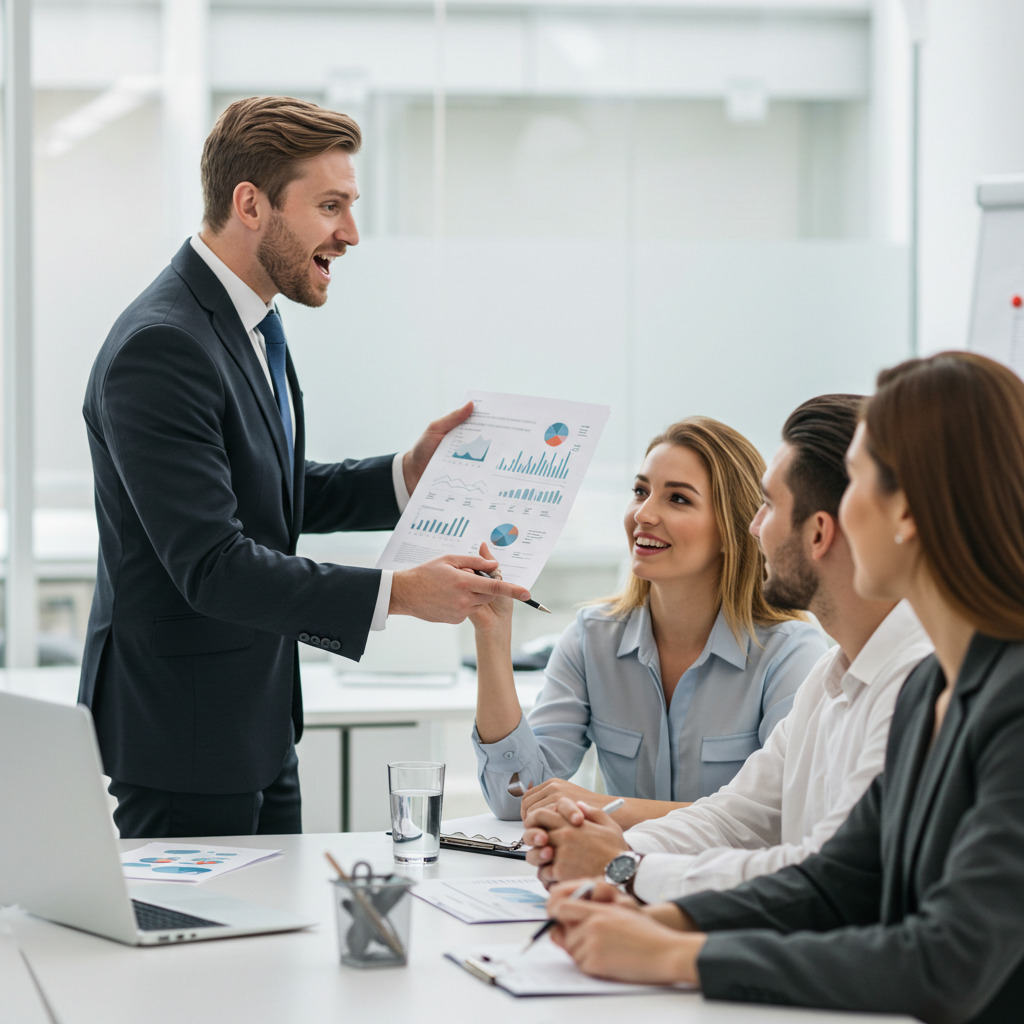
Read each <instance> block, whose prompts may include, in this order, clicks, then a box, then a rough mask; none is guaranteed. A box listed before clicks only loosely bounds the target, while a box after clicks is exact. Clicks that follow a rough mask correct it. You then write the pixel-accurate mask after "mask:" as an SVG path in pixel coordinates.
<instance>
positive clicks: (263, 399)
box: [171, 241, 301, 519]
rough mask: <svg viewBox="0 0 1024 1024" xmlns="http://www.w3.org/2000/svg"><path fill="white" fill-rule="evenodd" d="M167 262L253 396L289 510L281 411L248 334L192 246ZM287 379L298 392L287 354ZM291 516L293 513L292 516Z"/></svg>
mask: <svg viewBox="0 0 1024 1024" xmlns="http://www.w3.org/2000/svg"><path fill="white" fill-rule="evenodd" d="M171 265H172V266H173V267H174V269H175V270H176V271H177V272H178V273H179V274H180V275H181V277H182V279H183V280H184V281H185V283H186V284H187V285H188V286H189V288H190V289H191V290H192V294H193V295H195V297H196V300H197V301H198V302H199V304H200V305H201V306H203V308H204V309H206V310H207V312H209V314H210V323H211V325H212V326H213V329H214V331H215V332H216V334H217V336H218V337H219V338H220V340H221V342H222V343H223V345H224V348H225V349H226V350H227V352H228V354H229V355H230V356H231V358H232V359H233V360H234V362H235V364H236V365H237V366H238V368H239V370H240V371H241V373H242V375H243V376H244V377H245V379H246V381H247V382H248V384H249V387H250V388H251V389H252V392H253V395H254V396H255V398H256V403H257V405H258V406H259V408H260V413H261V414H262V416H263V419H264V421H265V422H266V424H267V429H268V430H269V431H270V436H271V438H272V439H273V442H274V450H275V451H276V452H277V461H278V464H279V465H280V467H281V474H282V475H283V476H284V478H285V481H286V482H287V494H288V504H289V511H291V507H290V506H291V505H292V504H293V503H294V499H293V495H294V490H295V481H294V479H292V477H291V475H290V461H291V460H290V459H289V458H288V447H287V438H286V437H285V433H284V426H283V424H282V423H281V413H280V412H279V411H278V408H277V403H276V402H275V401H274V394H273V392H272V391H271V389H270V388H269V387H268V386H267V378H266V375H265V374H264V372H263V367H262V366H260V361H259V359H258V358H257V357H256V353H255V352H254V351H253V347H252V342H251V341H250V340H249V335H248V333H247V332H246V331H245V329H244V328H243V327H242V323H241V321H240V320H239V319H238V313H237V311H236V310H235V307H234V305H233V303H232V302H231V299H230V298H229V297H228V294H227V292H225V291H224V288H223V286H222V285H221V283H220V281H218V280H217V277H216V275H215V274H214V273H213V271H212V270H210V268H209V267H208V266H207V265H206V263H205V262H204V261H203V259H202V257H200V256H199V254H198V253H197V252H196V251H195V250H194V249H193V248H192V244H191V243H190V242H188V241H186V242H185V244H184V245H183V246H182V247H181V248H180V249H179V250H178V252H177V254H176V255H175V256H174V258H173V259H172V260H171ZM288 370H289V382H290V383H291V386H292V392H293V394H294V393H295V392H297V391H298V382H297V381H296V380H295V372H294V369H293V368H292V366H291V357H290V356H289V359H288ZM300 412H301V406H296V409H295V419H296V425H297V426H298V422H299V421H300V420H301V415H300ZM295 448H296V451H295V465H296V468H298V465H299V451H298V449H299V445H298V441H297V440H296V445H295ZM292 518H293V519H294V518H295V517H294V516H293V517H292Z"/></svg>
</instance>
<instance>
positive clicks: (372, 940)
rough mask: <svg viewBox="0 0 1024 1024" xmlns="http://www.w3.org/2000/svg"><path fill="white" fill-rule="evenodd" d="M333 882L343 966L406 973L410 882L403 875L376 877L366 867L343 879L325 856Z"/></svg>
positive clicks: (361, 865)
mask: <svg viewBox="0 0 1024 1024" xmlns="http://www.w3.org/2000/svg"><path fill="white" fill-rule="evenodd" d="M327 859H328V860H329V861H330V862H331V865H332V866H333V867H334V870H335V871H337V873H338V878H337V879H333V880H332V882H331V884H332V885H333V886H334V906H335V913H336V917H337V922H338V948H339V950H340V953H341V962H342V963H343V964H347V965H348V966H349V967H404V966H405V964H406V963H407V962H408V949H409V916H410V905H411V900H410V899H409V896H408V893H409V889H410V887H411V886H412V885H413V881H412V879H410V878H406V877H404V876H403V875H394V874H392V875H375V874H373V872H372V870H371V868H370V865H369V864H367V863H366V861H359V862H358V863H357V864H355V865H354V867H353V868H352V874H351V875H349V874H346V873H345V872H344V871H343V870H342V868H341V867H340V866H339V865H338V864H337V862H336V861H335V860H334V858H333V857H332V856H331V855H330V854H327Z"/></svg>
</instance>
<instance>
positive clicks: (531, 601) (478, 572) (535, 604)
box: [467, 566, 551, 615]
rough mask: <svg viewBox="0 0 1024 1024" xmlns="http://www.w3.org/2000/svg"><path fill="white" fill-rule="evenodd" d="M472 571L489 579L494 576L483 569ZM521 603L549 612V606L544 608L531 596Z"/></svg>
mask: <svg viewBox="0 0 1024 1024" xmlns="http://www.w3.org/2000/svg"><path fill="white" fill-rule="evenodd" d="M467 568H469V567H468V566H467ZM473 572H475V573H476V574H477V576H484V577H486V578H487V579H489V580H493V579H494V578H495V577H494V576H492V575H491V574H490V573H489V572H484V571H483V569H474V570H473ZM523 604H528V605H529V606H530V607H531V608H537V609H539V610H540V611H542V612H547V613H548V615H550V614H551V609H550V608H545V607H544V605H542V604H541V603H540V602H539V601H534V600H533V599H532V598H528V599H527V600H525V601H523Z"/></svg>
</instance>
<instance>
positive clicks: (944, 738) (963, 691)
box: [901, 633, 1005, 898]
mask: <svg viewBox="0 0 1024 1024" xmlns="http://www.w3.org/2000/svg"><path fill="white" fill-rule="evenodd" d="M1004 646H1005V644H1004V643H1002V642H1001V641H998V640H993V639H992V638H991V637H986V636H982V635H981V634H979V633H976V634H975V635H974V638H973V639H972V640H971V644H970V646H969V647H968V649H967V657H966V658H965V659H964V664H963V667H962V668H961V669H960V678H959V679H958V680H957V682H956V686H955V687H954V689H953V693H952V694H951V695H950V700H949V706H948V708H947V709H946V715H945V717H944V718H943V720H942V725H941V727H940V728H939V734H938V736H936V737H935V742H934V744H933V745H932V749H931V750H930V751H929V753H928V756H927V758H926V759H925V761H924V765H923V767H922V770H921V775H920V778H919V780H918V784H917V786H916V787H915V789H914V791H913V799H912V800H911V801H910V804H909V807H907V808H905V809H904V810H905V813H906V816H905V818H904V821H905V822H906V838H905V840H904V848H903V864H902V871H901V875H902V878H903V886H904V895H905V898H906V895H907V894H908V893H909V889H908V885H909V883H910V879H911V878H912V871H913V868H914V865H915V863H916V861H917V858H918V854H919V853H920V849H921V843H922V842H923V840H924V837H925V831H926V829H927V827H928V825H929V823H934V821H935V819H934V818H933V815H932V805H933V804H934V802H935V798H936V795H937V794H938V792H939V789H940V787H941V784H942V781H943V779H944V778H945V777H946V775H947V774H948V773H949V772H950V771H960V770H961V768H960V765H961V762H962V758H961V757H960V756H959V751H960V748H961V746H962V744H963V742H964V735H965V732H964V725H965V722H966V720H967V716H968V713H969V710H970V703H971V698H972V696H973V695H974V693H975V692H976V691H977V690H978V688H979V687H980V686H981V685H982V684H983V683H984V681H985V679H986V678H987V676H988V675H989V673H990V672H991V671H992V667H993V666H994V665H995V663H996V661H997V660H998V657H999V655H1000V653H1001V652H1002V649H1003V647H1004ZM939 692H941V691H939V690H937V691H936V692H935V694H934V697H933V699H932V700H931V702H930V703H929V704H928V707H927V708H926V715H925V723H926V727H925V728H924V729H923V730H922V732H923V734H924V736H923V738H925V739H927V738H930V737H931V728H932V727H933V726H932V723H933V722H934V704H935V700H936V699H937V698H938V695H939Z"/></svg>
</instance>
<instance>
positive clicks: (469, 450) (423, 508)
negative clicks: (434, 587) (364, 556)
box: [377, 391, 610, 587]
mask: <svg viewBox="0 0 1024 1024" xmlns="http://www.w3.org/2000/svg"><path fill="white" fill-rule="evenodd" d="M466 399H467V400H470V399H471V400H472V401H473V413H472V415H471V416H470V417H469V418H468V419H467V420H466V421H465V422H463V423H460V424H459V426H457V427H456V428H455V429H454V430H452V431H451V432H449V433H448V435H447V436H446V437H445V438H444V440H443V441H442V442H441V444H440V445H439V446H438V448H437V451H436V452H435V453H434V456H433V458H432V459H431V460H430V463H429V465H428V466H427V468H426V470H425V471H424V473H423V476H422V477H421V478H420V482H419V484H418V485H417V487H416V490H415V491H414V492H413V494H412V497H411V499H410V501H409V504H408V505H407V506H406V509H405V511H404V512H403V514H402V518H401V520H400V521H399V523H398V526H397V527H395V530H394V533H392V535H391V538H390V540H389V541H388V544H387V546H386V547H385V549H384V553H383V554H382V555H381V557H380V559H379V561H378V562H377V568H378V569H408V568H409V567H411V566H413V565H420V564H421V563H422V562H426V561H429V560H430V559H432V558H437V557H438V556H439V555H475V554H478V553H479V549H480V543H481V541H484V542H486V543H487V545H488V547H489V548H490V549H491V554H492V555H493V556H494V557H495V558H496V559H497V560H498V562H499V563H500V565H501V573H502V578H503V579H505V580H508V581H509V582H510V583H517V584H519V585H520V586H524V587H531V586H533V584H534V583H535V582H536V579H537V577H538V576H539V575H540V571H541V569H543V568H544V564H545V562H546V561H547V559H548V556H549V555H550V554H551V552H552V550H553V549H554V546H555V542H556V541H557V540H558V537H559V534H560V533H561V532H562V528H563V527H564V526H565V521H566V519H567V517H568V515H569V510H570V509H571V508H572V503H573V501H574V500H575V499H576V495H577V493H578V492H579V489H580V484H581V483H582V481H583V477H584V475H585V474H586V471H587V467H588V466H589V465H590V461H591V459H592V457H593V454H594V450H595V448H596V446H597V442H598V440H599V438H600V436H601V431H602V430H603V429H604V425H605V423H607V421H608V414H609V411H610V410H609V407H608V406H606V405H591V404H589V403H586V402H567V401H560V400H558V399H552V398H537V397H531V396H527V395H507V394H500V393H497V392H491V391H476V392H473V391H471V392H469V393H467V395H466Z"/></svg>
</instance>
